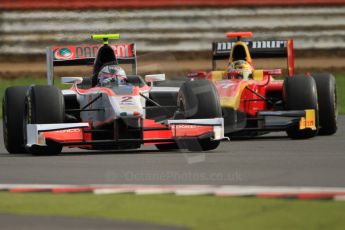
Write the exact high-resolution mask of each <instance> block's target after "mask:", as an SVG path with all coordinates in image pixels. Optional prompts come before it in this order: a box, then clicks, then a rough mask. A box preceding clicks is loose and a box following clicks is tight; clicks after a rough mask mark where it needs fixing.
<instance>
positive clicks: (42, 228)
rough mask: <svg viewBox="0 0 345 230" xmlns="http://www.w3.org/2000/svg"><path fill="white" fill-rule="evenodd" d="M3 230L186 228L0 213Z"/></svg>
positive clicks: (94, 219)
mask: <svg viewBox="0 0 345 230" xmlns="http://www.w3.org/2000/svg"><path fill="white" fill-rule="evenodd" d="M0 229H1V230H13V229H16V230H28V229H34V230H46V229H49V230H61V229H73V230H76V229H80V230H95V229H97V230H113V229H121V230H134V229H140V230H183V229H186V228H178V227H169V226H162V225H154V224H147V223H139V222H126V221H112V220H104V219H96V218H74V217H60V216H31V215H15V214H2V213H0Z"/></svg>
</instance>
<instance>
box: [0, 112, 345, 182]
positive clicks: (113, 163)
mask: <svg viewBox="0 0 345 230" xmlns="http://www.w3.org/2000/svg"><path fill="white" fill-rule="evenodd" d="M0 128H1V129H2V127H0ZM0 131H1V134H0V135H2V130H0ZM0 143H1V145H0V183H2V184H78V185H79V184H210V185H265V186H324V187H344V186H345V177H344V175H345V151H344V150H345V117H344V116H340V117H339V129H338V132H337V133H336V134H335V135H333V136H317V137H315V138H312V139H308V140H291V139H289V138H288V137H286V135H285V133H284V132H279V133H272V134H270V135H268V136H263V137H258V138H255V139H249V140H234V141H230V142H223V143H222V144H221V145H220V147H219V148H218V149H216V150H214V151H211V152H199V153H194V152H187V151H185V152H183V151H181V152H159V151H158V150H156V149H155V147H143V148H141V149H139V150H135V151H134V150H131V151H108V152H104V151H103V152H102V151H98V152H92V151H78V150H71V149H67V150H65V151H64V153H63V154H62V155H59V156H42V157H41V156H40V157H37V156H31V155H26V154H25V155H10V154H8V153H7V152H6V150H5V148H4V146H3V142H2V136H1V142H0Z"/></svg>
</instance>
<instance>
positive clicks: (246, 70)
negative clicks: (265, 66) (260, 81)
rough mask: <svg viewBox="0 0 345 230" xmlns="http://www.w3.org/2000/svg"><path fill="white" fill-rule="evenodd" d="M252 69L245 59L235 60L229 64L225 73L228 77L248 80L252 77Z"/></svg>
mask: <svg viewBox="0 0 345 230" xmlns="http://www.w3.org/2000/svg"><path fill="white" fill-rule="evenodd" d="M253 70H254V68H253V66H252V65H251V64H249V63H248V62H247V61H244V60H237V61H234V62H232V63H231V64H230V65H229V67H228V69H227V73H228V76H229V77H230V78H236V79H244V80H248V79H252V78H253V76H252V75H253Z"/></svg>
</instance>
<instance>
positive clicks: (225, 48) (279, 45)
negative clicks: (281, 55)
mask: <svg viewBox="0 0 345 230" xmlns="http://www.w3.org/2000/svg"><path fill="white" fill-rule="evenodd" d="M244 43H245V44H246V45H247V46H248V48H249V49H283V48H286V46H287V41H283V40H281V41H276V40H274V41H268V40H267V41H247V42H246V41H244ZM235 44H236V42H217V43H216V46H215V50H216V52H217V53H223V52H225V53H228V52H229V51H230V50H231V49H232V47H233V46H234V45H235Z"/></svg>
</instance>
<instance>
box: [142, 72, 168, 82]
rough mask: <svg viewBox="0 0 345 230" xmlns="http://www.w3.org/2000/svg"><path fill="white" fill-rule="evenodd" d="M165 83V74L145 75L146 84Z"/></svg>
mask: <svg viewBox="0 0 345 230" xmlns="http://www.w3.org/2000/svg"><path fill="white" fill-rule="evenodd" d="M155 81H165V73H162V74H150V75H145V82H155Z"/></svg>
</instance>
